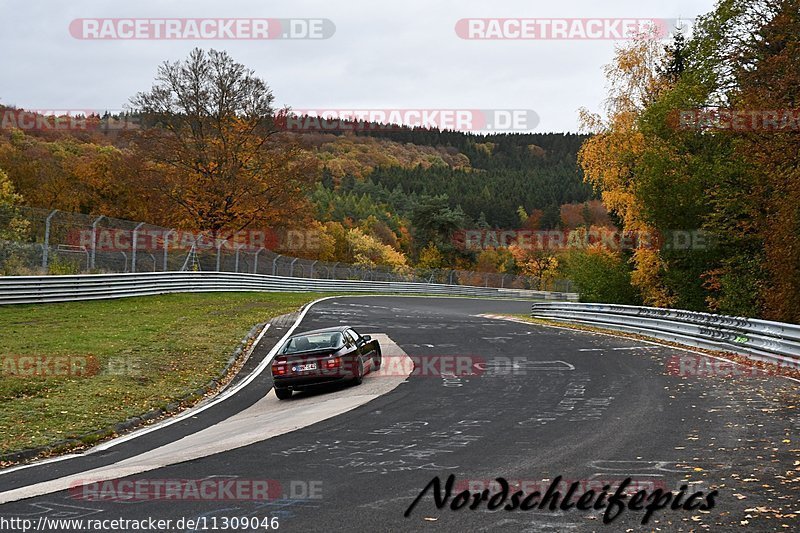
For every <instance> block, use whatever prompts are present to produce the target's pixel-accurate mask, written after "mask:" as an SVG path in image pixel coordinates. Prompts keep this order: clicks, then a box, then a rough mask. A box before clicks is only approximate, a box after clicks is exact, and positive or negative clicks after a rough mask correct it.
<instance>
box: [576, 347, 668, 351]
mask: <svg viewBox="0 0 800 533" xmlns="http://www.w3.org/2000/svg"><path fill="white" fill-rule="evenodd" d="M660 348H662V347H661V346H623V347H620V348H578V351H579V352H607V351H615V352H616V351H620V350H658V349H660Z"/></svg>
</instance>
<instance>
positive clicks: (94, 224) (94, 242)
mask: <svg viewBox="0 0 800 533" xmlns="http://www.w3.org/2000/svg"><path fill="white" fill-rule="evenodd" d="M104 218H106V216H105V215H100V216H99V217H97V218H96V219H95V221H94V222H92V256H91V266H90V267H89V268H91V269H93V268H94V263H95V257H96V255H97V224H98V223H99V222H100V221H101V220H103V219H104ZM127 262H128V258H127V257H126V258H125V263H126V264H127ZM126 270H127V269H126Z"/></svg>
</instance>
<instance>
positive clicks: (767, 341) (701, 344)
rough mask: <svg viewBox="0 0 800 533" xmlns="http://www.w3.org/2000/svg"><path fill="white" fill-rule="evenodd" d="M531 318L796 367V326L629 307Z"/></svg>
mask: <svg viewBox="0 0 800 533" xmlns="http://www.w3.org/2000/svg"><path fill="white" fill-rule="evenodd" d="M531 316H532V317H535V318H546V319H557V320H559V321H561V322H568V323H576V324H586V325H591V326H596V327H601V328H606V329H611V330H616V331H623V332H626V333H635V334H638V335H645V336H648V337H654V338H657V339H662V340H667V341H671V342H677V343H680V344H684V345H689V346H693V347H697V348H704V349H710V350H723V351H729V352H734V353H738V354H742V355H747V356H750V357H753V358H756V359H761V360H766V361H770V362H773V363H775V362H778V363H781V364H787V365H790V366H792V367H798V366H800V325H797V324H786V323H783V322H771V321H768V320H758V319H753V318H742V317H732V316H725V315H714V314H710V313H699V312H695V311H681V310H676V309H661V308H657V307H637V306H630V305H613V304H594V303H568V302H562V303H535V304H533V306H532V308H531Z"/></svg>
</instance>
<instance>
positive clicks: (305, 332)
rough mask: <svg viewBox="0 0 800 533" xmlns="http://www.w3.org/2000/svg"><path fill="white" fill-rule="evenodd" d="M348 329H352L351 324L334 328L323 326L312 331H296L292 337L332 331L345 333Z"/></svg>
mask: <svg viewBox="0 0 800 533" xmlns="http://www.w3.org/2000/svg"><path fill="white" fill-rule="evenodd" d="M346 329H351V328H350V326H334V327H332V328H321V329H312V330H310V331H303V332H302V333H296V334H294V335H292V336H291V337H290V338H292V339H294V338H295V337H303V336H305V335H313V334H316V333H332V332H337V331H338V332H339V333H343V332H344V331H345V330H346Z"/></svg>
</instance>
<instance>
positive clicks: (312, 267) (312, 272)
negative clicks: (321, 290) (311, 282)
mask: <svg viewBox="0 0 800 533" xmlns="http://www.w3.org/2000/svg"><path fill="white" fill-rule="evenodd" d="M317 263H319V261H314V262H313V263H311V274H310V275H309V276H308V277H309V278H313V277H314V265H316V264H317Z"/></svg>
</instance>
